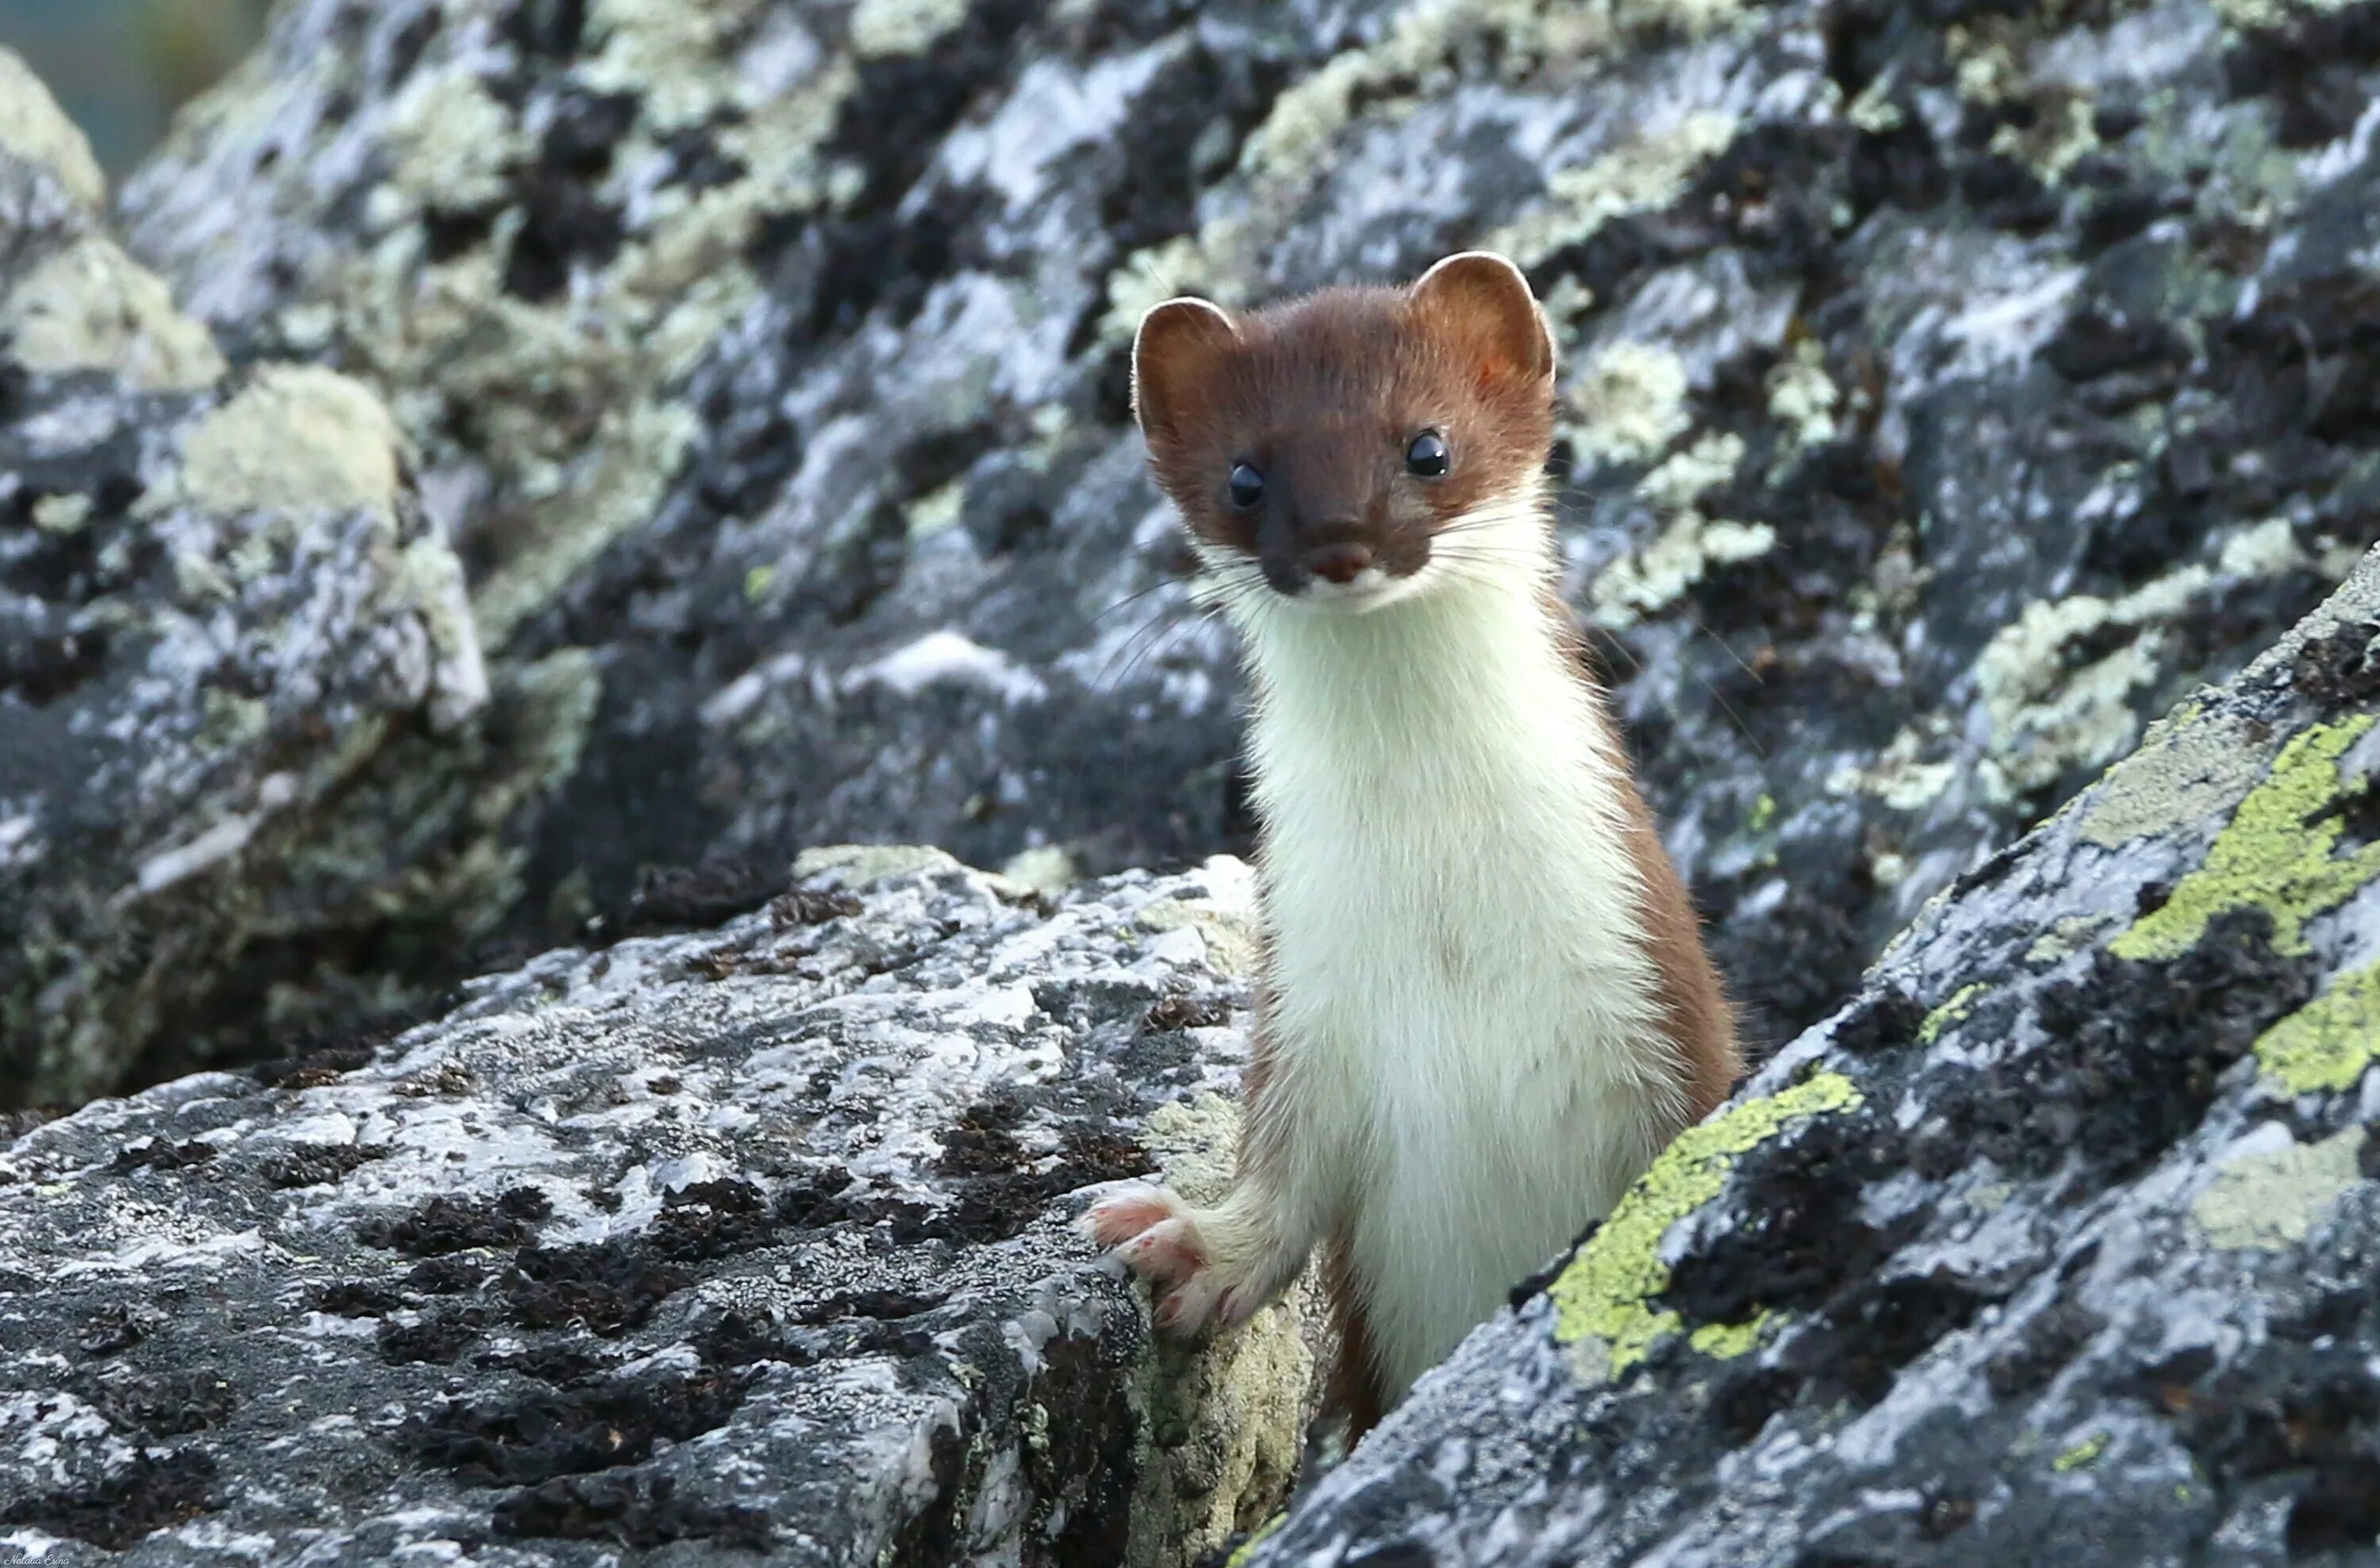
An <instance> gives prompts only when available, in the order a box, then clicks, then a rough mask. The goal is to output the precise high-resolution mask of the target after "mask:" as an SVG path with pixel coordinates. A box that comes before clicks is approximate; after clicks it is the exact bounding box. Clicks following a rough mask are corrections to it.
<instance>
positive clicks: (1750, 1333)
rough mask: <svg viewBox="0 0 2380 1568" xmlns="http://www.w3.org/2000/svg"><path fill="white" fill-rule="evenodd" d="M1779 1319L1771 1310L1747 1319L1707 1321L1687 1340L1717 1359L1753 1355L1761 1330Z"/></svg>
mask: <svg viewBox="0 0 2380 1568" xmlns="http://www.w3.org/2000/svg"><path fill="white" fill-rule="evenodd" d="M1776 1319H1777V1314H1776V1313H1775V1312H1773V1311H1770V1312H1763V1313H1760V1314H1759V1315H1757V1316H1756V1317H1755V1318H1754V1319H1752V1320H1751V1321H1750V1322H1746V1323H1705V1324H1704V1325H1703V1326H1702V1327H1701V1328H1699V1329H1696V1330H1695V1331H1694V1332H1693V1333H1691V1334H1689V1335H1687V1336H1686V1343H1688V1344H1690V1345H1693V1346H1694V1348H1695V1349H1696V1350H1698V1351H1701V1352H1702V1353H1703V1354H1704V1355H1707V1356H1709V1357H1710V1358H1711V1359H1712V1360H1714V1361H1733V1360H1735V1359H1736V1358H1737V1357H1739V1356H1743V1355H1751V1354H1752V1352H1753V1351H1754V1350H1755V1349H1756V1348H1757V1347H1758V1346H1759V1343H1760V1336H1761V1334H1762V1332H1763V1331H1766V1330H1767V1327H1768V1325H1769V1324H1770V1323H1772V1322H1774V1321H1776Z"/></svg>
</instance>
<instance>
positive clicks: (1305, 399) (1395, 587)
mask: <svg viewBox="0 0 2380 1568" xmlns="http://www.w3.org/2000/svg"><path fill="white" fill-rule="evenodd" d="M1132 359H1133V366H1132V368H1133V383H1132V384H1133V410H1134V413H1135V416H1136V417H1137V418H1138V419H1139V420H1140V428H1141V432H1142V433H1143V435H1144V436H1145V437H1146V438H1147V442H1148V451H1149V457H1150V460H1151V463H1152V465H1153V466H1154V468H1155V469H1156V473H1157V478H1158V481H1159V483H1160V484H1161V485H1162V486H1163V487H1164V488H1165V491H1166V492H1167V493H1168V494H1169V495H1171V496H1172V499H1173V502H1174V504H1176V505H1177V506H1178V507H1180V508H1181V511H1182V515H1183V517H1184V520H1185V521H1186V522H1187V523H1188V525H1189V528H1190V532H1191V535H1192V537H1193V539H1194V540H1195V541H1196V544H1197V547H1198V555H1199V559H1200V561H1201V563H1202V565H1203V566H1204V567H1205V568H1206V572H1207V574H1208V577H1210V578H1212V579H1215V580H1216V581H1218V582H1220V583H1222V584H1224V585H1226V586H1231V587H1237V588H1239V589H1241V590H1245V592H1247V593H1264V592H1268V591H1269V593H1270V594H1272V595H1280V596H1285V597H1287V598H1288V599H1290V600H1292V601H1294V602H1298V603H1301V604H1311V605H1315V606H1318V607H1321V608H1329V609H1370V608H1373V607H1376V606H1378V605H1379V604H1384V603H1387V602H1391V601H1393V600H1396V599H1400V598H1403V597H1405V596H1407V595H1409V594H1411V593H1413V592H1415V591H1417V590H1422V589H1424V588H1426V587H1427V586H1428V585H1430V584H1431V583H1432V582H1434V581H1437V580H1440V579H1445V578H1451V577H1463V576H1469V577H1477V576H1480V575H1483V574H1486V573H1490V572H1496V573H1501V574H1504V575H1507V576H1511V575H1515V574H1517V575H1519V576H1521V577H1529V576H1531V575H1532V574H1534V573H1536V572H1537V571H1538V570H1540V569H1541V565H1542V563H1541V560H1540V557H1541V555H1542V550H1543V546H1542V540H1541V537H1540V536H1539V533H1538V531H1537V530H1539V529H1541V527H1542V524H1541V521H1540V518H1539V512H1540V508H1539V495H1540V492H1541V488H1542V483H1543V480H1542V475H1543V473H1544V468H1545V461H1546V453H1547V449H1548V445H1549V444H1551V441H1552V437H1553V384H1554V344H1553V336H1552V334H1551V333H1549V332H1548V329H1547V326H1546V322H1545V317H1544V315H1543V314H1542V313H1541V312H1540V311H1539V310H1538V309H1537V303H1536V298H1535V297H1534V296H1532V295H1531V294H1530V292H1529V285H1528V280H1527V279H1525V278H1524V277H1523V276H1522V275H1521V271H1520V269H1519V268H1518V267H1515V266H1514V265H1513V264H1512V262H1511V261H1506V260H1505V259H1504V258H1503V257H1501V256H1498V255H1493V254H1490V253H1488V252H1487V251H1477V250H1475V251H1466V252H1464V253H1463V254H1462V255H1459V256H1451V257H1449V258H1447V259H1446V260H1445V261H1440V262H1439V263H1438V264H1437V265H1436V266H1434V267H1432V268H1430V269H1429V271H1428V272H1427V273H1424V274H1423V275H1422V277H1421V279H1420V281H1419V282H1417V283H1415V284H1414V285H1413V286H1411V287H1409V288H1340V289H1331V290H1329V291H1327V292H1324V293H1321V294H1316V295H1312V296H1309V297H1307V298H1304V299H1298V300H1293V301H1291V302H1290V303H1287V304H1284V305H1279V306H1275V307H1273V308H1271V309H1269V310H1259V311H1255V312H1252V313H1248V314H1233V313H1231V312H1228V311H1225V310H1222V309H1221V308H1220V307H1219V306H1216V305H1213V304H1210V303H1208V301H1206V300H1204V299H1192V298H1180V299H1169V300H1167V301H1166V302H1165V303H1164V304H1161V305H1159V306H1157V307H1156V308H1154V309H1153V310H1150V311H1149V312H1148V313H1147V315H1146V316H1144V317H1143V318H1142V319H1141V323H1140V332H1139V334H1138V336H1137V337H1136V338H1135V340H1134V343H1133V356H1132Z"/></svg>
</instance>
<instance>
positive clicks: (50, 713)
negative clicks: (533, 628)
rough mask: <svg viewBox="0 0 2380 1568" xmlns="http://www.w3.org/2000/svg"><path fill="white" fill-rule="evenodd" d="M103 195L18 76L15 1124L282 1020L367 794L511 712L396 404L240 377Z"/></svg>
mask: <svg viewBox="0 0 2380 1568" xmlns="http://www.w3.org/2000/svg"><path fill="white" fill-rule="evenodd" d="M96 180H97V175H96V171H95V167H94V166H93V165H92V164H91V158H90V152H89V149H88V148H87V147H85V146H84V145H83V143H82V141H81V139H80V136H79V133H78V132H77V131H75V129H74V128H72V126H71V125H69V124H68V123H67V120H66V118H65V116H64V115H61V114H59V112H58V110H57V107H56V105H55V103H52V102H51V101H50V99H49V97H48V95H47V93H46V92H44V91H42V88H41V86H40V84H39V83H37V82H35V81H33V80H32V79H31V78H30V75H28V74H27V73H26V72H25V70H24V67H22V66H21V64H19V63H18V61H16V60H15V59H14V57H13V56H7V55H0V1105H5V1106H18V1105H23V1104H25V1103H28V1102H34V1103H41V1102H53V1103H55V1102H61V1101H63V1102H68V1103H73V1102H79V1101H80V1100H86V1099H89V1098H90V1097H91V1095H93V1094H95V1093H99V1092H102V1091H103V1090H105V1089H106V1088H109V1087H110V1086H112V1085H114V1084H115V1083H116V1082H118V1081H119V1080H120V1079H121V1078H122V1077H123V1076H124V1075H126V1074H127V1073H128V1071H133V1070H135V1067H136V1064H140V1063H142V1062H143V1061H144V1058H148V1057H150V1055H151V1053H152V1052H153V1053H155V1054H156V1057H157V1059H158V1060H159V1061H161V1062H162V1063H166V1064H171V1063H180V1064H188V1063H190V1062H193V1061H201V1060H204V1058H205V1056H206V1054H207V1042H208V1041H209V1039H211V1037H212V1031H213V1030H214V1029H216V1028H217V1027H219V1026H221V1025H222V1024H223V1023H224V1019H223V1018H222V1016H221V1015H220V1014H219V1013H218V1011H217V1010H218V1009H220V1008H223V1007H225V1006H226V1005H228V1004H229V1003H230V1002H231V1001H232V999H234V998H244V999H245V1000H246V1001H247V1002H248V1003H250V1004H252V1005H253V1006H254V1007H255V1008H256V1009H257V1011H259V1012H260V1013H261V1012H263V1011H264V1010H265V1007H266V1003H267V1000H268V999H267V996H266V995H265V977H264V976H262V975H259V976H258V977H257V978H256V980H255V982H254V983H253V984H251V985H249V986H248V987H246V988H243V987H241V986H239V985H237V984H236V983H234V982H233V981H232V979H231V978H230V977H231V976H232V974H233V973H234V971H237V970H239V969H240V968H242V966H248V965H250V964H252V963H253V962H254V961H255V959H256V957H257V954H259V953H260V951H265V950H269V949H270V948H271V947H272V945H273V943H275V942H288V941H291V940H293V939H294V940H297V941H302V942H311V941H313V940H315V938H316V936H317V930H318V927H319V926H320V925H321V924H322V923H323V922H324V921H325V920H326V918H328V916H329V915H330V913H331V912H332V911H335V910H342V909H350V908H353V907H355V906H359V905H362V904H365V903H368V902H369V901H370V899H371V898H372V897H374V896H377V895H378V894H379V893H381V892H382V891H383V890H382V889H381V888H380V887H378V886H375V885H374V884H375V883H376V882H378V881H379V878H378V877H377V876H376V875H373V874H371V873H375V872H377V870H378V867H377V866H369V867H362V868H350V867H343V866H341V865H339V864H335V863H331V862H326V861H325V860H323V859H322V858H321V857H320V856H319V853H318V852H319V851H320V850H321V848H322V845H323V844H324V842H325V840H326V837H327V834H328V829H327V826H326V824H327V823H328V822H329V821H330V820H332V819H334V818H335V817H336V815H337V814H338V812H339V811H340V810H341V809H342V808H343V806H342V802H343V799H344V796H345V793H346V791H347V790H348V789H349V788H350V787H351V786H352V785H353V784H354V783H355V782H356V780H357V779H358V776H359V774H360V773H361V772H363V771H364V770H366V769H367V768H368V767H369V766H370V764H371V762H372V761H373V760H374V759H375V758H376V756H377V755H378V754H380V753H381V752H383V750H384V749H385V748H387V746H388V744H389V742H390V741H391V739H392V738H393V737H394V736H396V735H403V734H410V733H413V732H416V731H420V732H424V733H428V734H431V735H446V734H449V733H451V732H453V731H454V730H455V727H456V726H457V725H459V724H461V723H464V722H465V721H466V720H468V718H470V716H471V715H472V714H473V713H474V712H475V711H477V710H478V709H480V707H481V706H482V705H483V704H484V702H485V701H486V699H487V680H486V675H485V672H484V669H483V666H482V662H481V660H480V645H479V639H478V636H477V634H476V632H475V631H474V630H473V628H472V626H471V616H470V609H469V605H468V602H467V600H466V598H465V593H464V583H463V574H462V570H461V566H460V564H459V562H458V561H457V560H456V558H455V554H454V553H453V552H452V551H451V550H449V549H448V548H447V546H446V545H445V543H444V542H443V540H442V539H441V538H440V537H439V535H438V534H437V532H436V531H435V530H434V529H432V528H431V526H430V525H429V524H428V523H427V521H426V520H425V518H424V517H423V515H422V513H421V510H420V508H419V504H417V500H416V496H415V492H414V489H413V485H412V481H411V479H410V476H409V474H408V473H407V468H406V461H407V460H406V457H405V445H404V440H403V438H402V437H401V436H400V435H399V433H398V432H397V429H396V427H395V423H394V422H393V421H392V420H391V419H390V418H389V415H388V413H387V411H386V409H385V408H384V407H383V406H382V404H381V402H380V400H379V399H378V398H377V397H376V396H375V395H373V394H372V392H371V391H370V390H369V389H368V388H367V387H365V386H364V385H362V384H361V383H358V382H355V381H353V380H350V379H348V378H346V377H345V376H341V375H339V374H337V373H335V372H334V371H329V370H325V369H322V368H321V367H319V366H314V365H257V366H253V367H251V368H249V370H247V371H242V372H241V373H239V374H237V375H228V374H227V373H226V369H225V362H224V359H223V357H222V356H221V354H220V353H218V351H217V349H216V347H215V345H214V342H213V339H212V336H211V335H210V334H209V333H208V331H207V329H206V328H205V327H204V326H203V325H202V324H200V322H196V321H194V320H191V319H190V318H189V317H188V316H186V315H184V314H182V313H181V312H180V311H178V310H176V308H175V306H174V303H173V300H172V298H171V297H170V296H169V294H168V292H167V290H166V287H165V286H164V283H162V282H161V281H160V280H159V279H158V278H157V277H156V276H155V274H153V273H151V272H149V271H148V270H147V269H145V268H143V267H141V266H140V265H139V264H138V263H137V262H135V261H132V260H131V259H130V258H129V257H128V256H127V255H126V254H125V253H124V251H123V250H122V249H121V248H119V247H118V246H117V244H116V243H115V240H114V239H112V238H110V237H108V235H107V234H106V232H105V231H104V228H103V225H102V224H101V222H100V220H99V217H98V215H97V213H95V212H94V211H93V207H92V203H93V202H95V201H97V200H99V198H100V196H101V194H102V193H101V191H100V190H99V189H98V188H97V184H96ZM392 827H393V824H392V822H391V821H390V820H388V819H386V818H381V819H378V820H374V821H372V822H371V824H370V832H371V833H373V834H374V835H376V836H378V837H381V838H383V839H385V838H386V837H387V836H388V835H389V834H390V833H391V832H392ZM239 1028H240V1032H244V1033H249V1034H253V1033H254V1032H256V1031H255V1029H254V1028H253V1027H249V1026H247V1025H242V1026H240V1027H239Z"/></svg>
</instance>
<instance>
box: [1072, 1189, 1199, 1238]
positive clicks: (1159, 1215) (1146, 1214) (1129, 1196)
mask: <svg viewBox="0 0 2380 1568" xmlns="http://www.w3.org/2000/svg"><path fill="white" fill-rule="evenodd" d="M1189 1213H1190V1207H1189V1205H1188V1204H1185V1203H1184V1202H1183V1201H1182V1200H1181V1199H1180V1198H1179V1197H1175V1196H1174V1195H1173V1194H1172V1193H1171V1192H1169V1191H1167V1190H1166V1189H1165V1188H1163V1187H1152V1186H1131V1187H1126V1188H1124V1189H1123V1191H1122V1192H1120V1193H1117V1194H1116V1195H1115V1196H1114V1197H1107V1198H1102V1199H1100V1200H1099V1202H1097V1203H1095V1204H1093V1205H1091V1210H1090V1212H1089V1213H1087V1214H1086V1215H1084V1216H1083V1234H1086V1235H1087V1236H1089V1237H1090V1238H1091V1245H1092V1246H1096V1247H1098V1248H1099V1250H1101V1251H1102V1252H1112V1251H1114V1250H1115V1249H1116V1248H1117V1247H1120V1246H1123V1245H1124V1244H1125V1243H1126V1242H1128V1241H1131V1240H1133V1239H1134V1238H1135V1237H1136V1236H1140V1235H1144V1234H1147V1232H1148V1231H1150V1230H1151V1229H1152V1228H1154V1227H1156V1226H1158V1225H1161V1224H1163V1223H1164V1222H1166V1221H1168V1220H1175V1219H1184V1220H1186V1219H1187V1218H1189Z"/></svg>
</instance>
